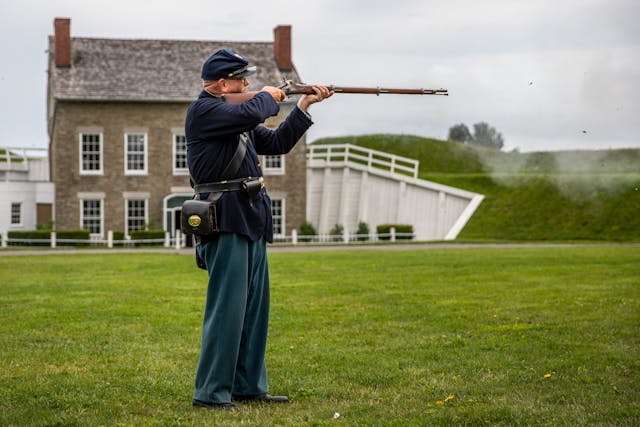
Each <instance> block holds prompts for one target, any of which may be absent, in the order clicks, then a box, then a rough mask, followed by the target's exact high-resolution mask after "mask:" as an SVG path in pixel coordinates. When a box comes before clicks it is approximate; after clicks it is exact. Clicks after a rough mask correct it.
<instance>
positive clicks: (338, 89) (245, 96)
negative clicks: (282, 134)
mask: <svg viewBox="0 0 640 427" xmlns="http://www.w3.org/2000/svg"><path fill="white" fill-rule="evenodd" d="M327 87H328V88H329V90H332V91H334V92H335V93H355V94H373V95H380V94H399V95H444V96H448V95H449V92H448V91H447V89H391V88H384V87H347V86H333V85H331V86H327ZM278 88H280V89H282V90H283V91H284V93H286V94H287V96H289V95H304V94H311V95H312V94H314V93H315V92H314V91H313V87H312V85H307V84H303V83H297V82H294V81H292V80H286V79H285V80H284V81H283V83H282V84H281V85H280V86H278ZM256 94H258V92H241V93H227V94H224V95H222V98H223V99H224V100H225V101H226V102H230V103H232V104H237V103H243V102H247V101H248V100H250V99H251V98H253V97H254V96H256Z"/></svg>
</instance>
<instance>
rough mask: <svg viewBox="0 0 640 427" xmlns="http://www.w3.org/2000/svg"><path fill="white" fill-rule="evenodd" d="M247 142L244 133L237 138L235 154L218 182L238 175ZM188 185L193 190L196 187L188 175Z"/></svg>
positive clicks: (191, 177) (247, 139) (247, 138)
mask: <svg viewBox="0 0 640 427" xmlns="http://www.w3.org/2000/svg"><path fill="white" fill-rule="evenodd" d="M248 141H249V137H248V136H247V134H246V133H244V132H243V133H241V134H240V136H239V137H238V146H237V147H236V152H235V153H233V157H232V158H231V161H230V162H229V164H228V165H227V167H226V168H224V170H223V171H222V175H220V181H228V180H230V179H232V178H233V177H234V176H235V174H236V173H238V169H240V165H241V164H242V161H243V160H244V156H245V154H246V153H247V142H248ZM189 183H190V184H191V188H195V186H196V185H197V183H196V181H195V180H194V179H193V176H191V174H189Z"/></svg>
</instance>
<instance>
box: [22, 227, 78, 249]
mask: <svg viewBox="0 0 640 427" xmlns="http://www.w3.org/2000/svg"><path fill="white" fill-rule="evenodd" d="M9 239H28V240H46V242H24V243H23V242H9V245H10V246H51V231H47V230H30V231H10V232H9ZM60 240H81V241H80V242H60ZM88 240H89V232H88V231H87V230H59V231H56V246H86V245H88Z"/></svg>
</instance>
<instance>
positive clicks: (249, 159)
mask: <svg viewBox="0 0 640 427" xmlns="http://www.w3.org/2000/svg"><path fill="white" fill-rule="evenodd" d="M279 110H280V107H279V106H278V104H277V103H276V102H275V101H274V100H273V98H272V97H271V95H270V94H269V93H267V92H260V93H258V94H257V95H256V96H254V97H253V98H252V99H251V100H249V101H247V102H245V103H242V104H229V103H226V102H224V101H223V100H222V99H220V98H218V97H215V96H213V95H211V94H209V93H207V92H206V91H202V93H200V96H199V97H198V99H197V100H196V101H194V102H193V103H192V104H191V105H190V106H189V109H188V110H187V117H186V120H185V135H186V138H187V162H188V164H189V172H190V173H191V176H192V177H193V179H194V180H195V182H196V184H205V183H210V182H218V181H220V180H221V179H222V177H221V174H222V171H224V169H225V168H226V167H227V165H228V164H229V162H231V159H232V157H233V155H234V153H235V151H236V147H237V145H238V138H239V135H240V134H241V133H243V132H246V133H247V135H248V137H249V142H248V144H247V154H246V155H245V157H244V160H243V161H242V164H241V165H240V169H239V170H238V172H237V174H236V176H234V177H232V179H235V178H245V177H260V176H262V170H261V168H260V166H259V158H258V155H259V154H272V155H276V154H286V153H288V152H289V151H290V150H291V149H292V148H293V146H294V145H295V144H296V142H298V140H299V139H300V138H301V137H302V135H304V133H305V132H306V130H307V129H308V128H309V127H310V126H311V125H312V124H313V122H312V121H311V119H310V118H309V116H308V115H307V114H306V113H304V112H303V111H302V110H300V109H299V108H298V107H294V108H293V110H292V111H291V113H289V115H288V116H287V118H286V119H285V120H284V121H283V122H282V123H281V124H280V126H279V127H278V128H277V129H276V130H270V129H267V128H266V127H264V126H260V124H261V123H263V122H264V121H265V120H266V119H267V118H268V117H271V116H275V115H276V114H278V111H279ZM218 226H219V228H220V231H222V232H232V233H238V234H242V235H245V236H247V237H248V238H249V239H251V240H252V241H255V240H258V239H260V238H261V237H264V238H265V239H266V240H267V241H268V242H272V241H273V223H272V218H271V199H269V196H268V195H267V191H266V188H263V189H262V190H261V191H260V194H258V196H257V197H256V198H255V199H254V200H252V201H250V200H249V197H248V196H247V194H246V193H245V192H244V191H229V192H225V193H223V195H222V197H221V198H220V200H219V201H218Z"/></svg>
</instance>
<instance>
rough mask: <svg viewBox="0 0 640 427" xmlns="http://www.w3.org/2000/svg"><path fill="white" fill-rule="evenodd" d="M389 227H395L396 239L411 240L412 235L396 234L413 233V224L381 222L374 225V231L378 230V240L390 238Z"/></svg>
mask: <svg viewBox="0 0 640 427" xmlns="http://www.w3.org/2000/svg"><path fill="white" fill-rule="evenodd" d="M391 228H395V229H396V240H412V239H413V236H402V235H400V236H399V235H398V234H402V233H407V234H408V233H411V234H413V225H409V224H382V225H379V226H377V227H376V231H377V232H378V238H379V239H380V240H390V239H391V236H389V233H391Z"/></svg>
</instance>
